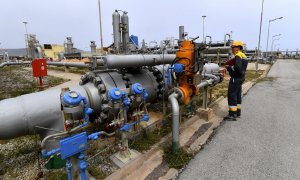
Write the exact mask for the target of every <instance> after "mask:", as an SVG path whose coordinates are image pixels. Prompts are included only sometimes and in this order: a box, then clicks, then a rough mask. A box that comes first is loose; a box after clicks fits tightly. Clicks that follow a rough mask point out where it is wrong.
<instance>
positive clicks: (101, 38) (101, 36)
mask: <svg viewBox="0 0 300 180" xmlns="http://www.w3.org/2000/svg"><path fill="white" fill-rule="evenodd" d="M98 6H99V23H100V47H101V50H103V35H102V17H101V2H100V0H98Z"/></svg>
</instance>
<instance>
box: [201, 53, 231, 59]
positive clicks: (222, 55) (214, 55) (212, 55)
mask: <svg viewBox="0 0 300 180" xmlns="http://www.w3.org/2000/svg"><path fill="white" fill-rule="evenodd" d="M217 56H219V57H224V58H227V57H229V54H204V57H217Z"/></svg>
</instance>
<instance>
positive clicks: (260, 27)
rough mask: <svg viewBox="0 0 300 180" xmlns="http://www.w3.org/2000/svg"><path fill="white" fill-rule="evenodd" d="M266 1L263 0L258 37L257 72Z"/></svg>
mask: <svg viewBox="0 0 300 180" xmlns="http://www.w3.org/2000/svg"><path fill="white" fill-rule="evenodd" d="M264 2H265V0H262V3H261V14H260V26H259V37H258V46H257V55H256V57H257V59H256V63H255V69H256V73H257V72H258V60H259V56H260V38H261V27H262V19H263V12H264Z"/></svg>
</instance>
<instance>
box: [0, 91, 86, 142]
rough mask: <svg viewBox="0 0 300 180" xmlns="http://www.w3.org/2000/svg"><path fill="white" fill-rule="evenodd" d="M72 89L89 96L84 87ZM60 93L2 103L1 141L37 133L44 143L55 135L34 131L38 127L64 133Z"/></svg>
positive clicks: (33, 94) (3, 101) (37, 95)
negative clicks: (45, 138) (46, 138)
mask: <svg viewBox="0 0 300 180" xmlns="http://www.w3.org/2000/svg"><path fill="white" fill-rule="evenodd" d="M71 89H72V90H76V91H77V92H80V94H81V95H82V96H85V97H86V96H87V93H86V91H85V89H84V87H81V86H76V87H73V88H71ZM60 93H61V90H60V89H53V90H47V91H41V92H37V93H32V94H27V95H22V96H19V97H16V98H10V99H4V100H2V101H0V117H1V122H0V139H1V140H5V139H13V138H16V137H20V136H24V135H28V134H35V133H37V134H39V135H40V136H41V139H43V138H44V137H46V136H48V135H50V134H53V131H50V130H49V131H45V130H44V129H41V128H35V127H36V126H39V127H45V128H51V129H55V130H58V131H64V122H63V114H62V112H61V102H60ZM41 104H42V105H41ZM55 133H56V132H55Z"/></svg>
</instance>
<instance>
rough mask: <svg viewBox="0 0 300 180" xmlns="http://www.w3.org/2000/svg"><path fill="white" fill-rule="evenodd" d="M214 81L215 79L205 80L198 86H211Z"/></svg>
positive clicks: (199, 87)
mask: <svg viewBox="0 0 300 180" xmlns="http://www.w3.org/2000/svg"><path fill="white" fill-rule="evenodd" d="M213 83H214V79H209V80H206V81H203V82H201V83H200V84H198V85H197V88H198V89H201V88H204V87H205V86H209V85H211V84H213Z"/></svg>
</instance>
